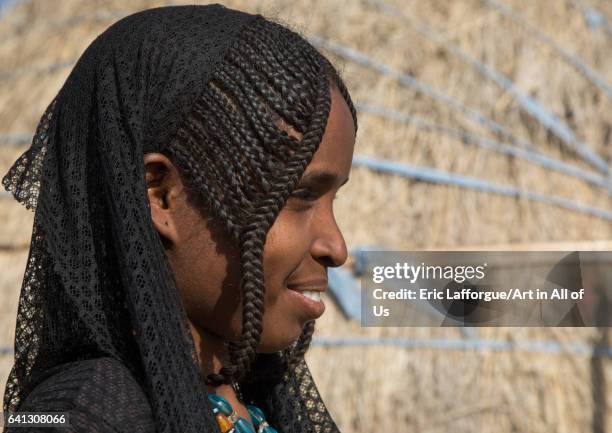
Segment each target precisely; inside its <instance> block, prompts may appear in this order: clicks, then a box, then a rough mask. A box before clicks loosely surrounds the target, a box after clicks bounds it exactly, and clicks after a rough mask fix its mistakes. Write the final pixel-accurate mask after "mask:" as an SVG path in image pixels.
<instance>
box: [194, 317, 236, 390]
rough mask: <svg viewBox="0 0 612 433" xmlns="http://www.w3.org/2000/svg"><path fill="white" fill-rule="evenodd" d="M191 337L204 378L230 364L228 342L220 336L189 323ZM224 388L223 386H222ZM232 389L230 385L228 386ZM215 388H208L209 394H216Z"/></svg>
mask: <svg viewBox="0 0 612 433" xmlns="http://www.w3.org/2000/svg"><path fill="white" fill-rule="evenodd" d="M189 327H190V328H191V335H192V337H193V342H194V345H195V349H196V355H197V356H198V362H199V364H200V370H201V371H202V374H203V375H204V376H206V375H208V374H210V373H218V372H219V370H221V367H222V366H223V364H225V363H227V362H228V359H229V354H228V352H227V345H226V342H225V341H224V340H223V339H221V338H219V337H218V336H216V335H214V334H211V333H210V332H207V331H205V330H203V329H202V328H200V327H198V326H196V325H194V324H193V323H192V322H191V321H190V322H189ZM221 386H223V385H221ZM226 386H229V387H230V388H231V386H230V385H226ZM215 390H216V388H215V387H210V386H209V387H208V392H214V391H215Z"/></svg>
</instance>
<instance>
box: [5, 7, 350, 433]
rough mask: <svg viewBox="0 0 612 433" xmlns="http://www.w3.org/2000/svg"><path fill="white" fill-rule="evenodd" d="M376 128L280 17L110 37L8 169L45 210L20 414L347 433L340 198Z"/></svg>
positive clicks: (23, 313)
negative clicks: (322, 381) (329, 309)
mask: <svg viewBox="0 0 612 433" xmlns="http://www.w3.org/2000/svg"><path fill="white" fill-rule="evenodd" d="M356 131H357V119H356V115H355V109H354V107H353V104H352V102H351V99H350V96H349V94H348V92H347V90H346V88H345V86H344V84H343V82H342V80H341V79H340V77H339V75H338V73H337V71H336V70H335V69H334V67H333V66H332V65H331V64H330V62H329V61H328V60H327V59H326V58H325V57H324V56H323V55H321V54H320V53H318V52H317V51H316V50H315V49H314V48H313V47H312V46H311V45H310V44H309V43H308V42H306V41H305V40H304V39H303V38H302V37H301V36H299V35H298V34H296V33H294V32H293V31H291V30H289V29H287V28H285V27H283V26H281V25H279V24H276V23H274V22H271V21H268V20H266V19H265V18H264V17H262V16H261V15H251V14H247V13H244V12H240V11H235V10H231V9H228V8H225V7H223V6H221V5H217V4H215V5H207V6H175V7H164V8H156V9H150V10H146V11H142V12H139V13H136V14H134V15H131V16H129V17H126V18H124V19H122V20H120V21H119V22H117V23H115V24H114V25H112V26H111V27H109V29H107V30H106V31H105V32H104V33H103V34H101V35H100V36H99V37H98V38H97V39H96V40H95V41H94V42H93V43H92V44H91V45H90V46H89V47H88V48H87V50H86V51H85V53H84V54H83V56H82V57H81V58H80V59H79V61H78V62H77V64H76V65H75V67H74V69H73V71H72V72H71V74H70V76H69V77H68V79H67V80H66V83H65V84H64V86H63V87H62V89H61V90H60V92H59V93H58V95H57V96H56V98H55V99H54V100H53V102H51V104H50V105H49V107H48V109H47V111H46V112H45V114H44V115H43V117H42V119H41V122H40V123H39V126H38V128H37V131H36V134H35V136H34V140H33V143H32V146H31V148H30V149H28V150H27V151H26V152H25V153H24V154H23V155H22V156H21V157H20V158H19V159H18V160H17V162H16V163H15V164H14V165H13V167H12V168H11V169H10V171H9V172H8V174H7V175H6V176H5V177H4V179H3V184H4V185H5V187H6V189H7V190H9V191H12V192H13V194H14V195H15V198H16V199H17V200H19V201H20V202H21V203H23V204H24V205H25V206H26V207H28V208H29V209H33V210H35V211H36V213H35V219H34V228H33V233H32V243H31V248H30V256H29V260H28V264H27V268H26V273H25V277H24V281H23V285H22V289H21V296H20V303H19V311H18V315H17V327H16V336H15V365H14V368H13V370H12V371H11V374H10V377H9V380H8V383H7V387H6V391H5V399H4V410H5V411H7V412H10V413H16V412H23V411H56V412H67V413H68V415H69V423H70V426H69V427H62V429H64V430H58V431H79V432H80V431H102V432H106V431H113V432H114V431H130V432H134V431H143V432H144V431H158V432H181V433H183V432H199V433H200V432H217V431H228V430H230V429H232V428H233V429H234V430H230V431H235V432H237V433H238V432H247V431H256V430H257V431H259V432H269V433H273V432H274V431H278V432H315V431H316V432H333V431H338V429H337V427H336V425H335V424H334V422H333V420H332V418H331V417H330V415H329V413H328V411H327V409H326V408H325V405H324V403H323V402H322V401H321V398H320V396H319V394H318V391H317V388H316V386H315V384H314V382H313V380H312V377H311V375H310V372H309V370H308V366H307V365H306V363H305V361H304V353H305V351H306V350H307V348H308V345H309V343H310V339H311V336H312V333H313V330H314V320H315V319H316V318H317V317H319V316H320V315H321V314H322V313H323V310H324V305H323V303H322V302H321V301H320V293H319V292H321V291H323V290H325V288H326V284H327V283H326V270H327V268H328V267H329V266H340V265H341V264H342V263H343V262H344V261H345V260H346V255H347V253H346V245H345V243H344V240H343V238H342V235H341V233H340V231H339V229H338V227H337V225H336V222H335V220H334V216H333V211H332V200H333V198H334V196H335V194H336V192H337V191H338V189H339V188H340V186H341V185H342V184H344V183H345V182H346V181H347V180H348V174H349V170H350V166H351V159H352V154H353V148H354V143H355V134H356ZM207 394H208V397H207ZM264 418H265V419H264ZM32 428H33V427H32ZM58 429H59V427H58ZM9 430H10V429H9ZM18 431H24V430H23V429H20V430H18ZM31 431H34V430H31ZM44 431H49V429H45V430H44Z"/></svg>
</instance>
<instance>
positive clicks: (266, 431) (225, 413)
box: [208, 383, 278, 433]
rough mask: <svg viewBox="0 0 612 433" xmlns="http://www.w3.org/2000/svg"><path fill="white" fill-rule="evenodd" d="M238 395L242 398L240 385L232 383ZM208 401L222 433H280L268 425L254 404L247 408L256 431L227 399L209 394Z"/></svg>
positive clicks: (248, 405) (261, 412)
mask: <svg viewBox="0 0 612 433" xmlns="http://www.w3.org/2000/svg"><path fill="white" fill-rule="evenodd" d="M232 386H233V387H234V390H235V391H236V395H237V396H238V397H240V396H241V394H240V389H239V388H238V384H236V383H232ZM208 401H209V402H210V404H211V405H212V407H213V414H214V415H215V419H216V420H217V424H219V428H220V429H221V433H278V431H277V430H276V429H275V428H274V427H272V426H271V425H270V424H268V423H267V421H266V417H265V416H264V413H263V411H262V410H261V409H260V408H258V407H257V406H254V405H252V404H247V405H246V408H247V410H248V411H249V415H250V416H251V419H252V420H253V425H255V428H256V429H257V430H255V429H254V428H253V426H252V425H251V423H250V422H248V421H247V420H246V419H244V418H243V417H241V416H238V414H237V413H236V411H235V410H234V408H232V405H231V404H230V403H229V401H227V400H226V399H225V398H223V397H221V396H220V395H217V394H208Z"/></svg>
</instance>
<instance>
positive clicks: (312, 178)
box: [300, 170, 349, 186]
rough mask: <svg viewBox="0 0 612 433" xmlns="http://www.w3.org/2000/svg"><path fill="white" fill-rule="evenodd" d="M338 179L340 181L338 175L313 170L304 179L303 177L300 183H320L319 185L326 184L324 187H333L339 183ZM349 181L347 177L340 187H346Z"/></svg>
mask: <svg viewBox="0 0 612 433" xmlns="http://www.w3.org/2000/svg"><path fill="white" fill-rule="evenodd" d="M338 179H339V176H337V175H336V174H334V173H332V172H329V171H323V170H313V171H311V172H309V173H306V174H305V175H304V177H302V180H301V181H300V183H304V182H309V183H310V182H312V183H319V184H324V185H333V184H335V183H337V181H338ZM348 181H349V178H348V177H347V178H346V179H344V180H343V181H342V183H341V184H340V186H342V185H344V184H345V183H347V182H348Z"/></svg>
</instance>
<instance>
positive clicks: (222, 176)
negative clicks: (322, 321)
mask: <svg viewBox="0 0 612 433" xmlns="http://www.w3.org/2000/svg"><path fill="white" fill-rule="evenodd" d="M239 39H240V40H239V41H237V42H238V43H236V44H234V45H232V47H230V48H229V49H228V51H227V52H226V54H225V56H224V58H223V60H222V61H221V62H220V63H219V64H218V65H217V66H216V68H215V71H214V72H213V74H212V77H211V79H210V80H209V82H208V83H207V86H206V87H205V89H204V91H203V93H202V94H201V95H200V97H199V98H198V100H197V101H196V103H195V105H194V107H193V109H192V111H191V114H190V115H189V116H188V118H187V119H186V121H185V124H184V125H182V126H181V128H179V131H178V133H177V135H176V138H175V140H173V141H172V143H171V144H170V145H169V146H168V148H167V149H165V150H164V153H166V154H167V155H168V156H169V157H170V158H171V159H172V161H173V162H174V163H175V164H176V165H177V167H178V168H179V171H180V172H181V175H182V177H183V179H184V182H185V184H186V186H187V188H188V189H190V190H191V191H193V192H194V193H195V194H196V195H197V196H198V197H199V198H201V199H202V203H203V206H204V207H205V208H206V209H205V210H206V211H207V212H210V213H211V214H212V216H213V218H215V219H217V220H218V221H220V222H222V223H223V224H224V225H225V228H226V230H227V232H228V233H229V234H230V235H231V237H232V239H233V240H234V242H235V243H236V245H237V246H238V247H239V248H240V270H241V278H240V287H241V290H242V307H243V308H242V333H241V337H240V339H239V341H237V342H232V343H229V345H228V350H229V362H228V363H227V364H226V365H224V366H223V367H222V368H221V370H220V371H219V372H218V373H212V374H209V375H207V376H206V378H205V381H206V383H207V384H208V385H210V386H218V385H220V384H223V383H226V384H229V383H231V382H232V381H239V380H241V379H243V378H245V376H246V375H247V373H248V372H249V371H250V368H251V364H252V362H253V360H254V359H255V356H256V354H257V352H256V349H257V346H258V345H259V341H260V339H261V333H262V319H263V315H264V294H265V287H264V274H263V251H264V244H265V242H266V235H267V233H268V231H269V229H270V227H271V225H272V224H273V222H274V220H275V218H276V217H277V216H278V214H279V212H280V210H281V209H282V207H283V206H284V204H285V202H286V200H287V198H288V197H289V195H290V194H291V193H292V191H293V189H294V188H295V186H296V184H297V183H298V182H299V180H300V178H301V177H302V175H303V173H304V171H305V169H306V166H307V165H308V164H309V163H310V161H311V160H312V157H313V155H314V153H315V152H316V150H317V148H318V146H319V143H320V142H321V139H322V137H323V134H324V132H325V127H326V125H327V120H328V117H329V113H330V110H331V87H332V86H336V87H337V88H338V90H339V91H340V93H341V94H342V96H343V97H344V99H345V101H346V103H347V105H348V106H349V109H350V111H351V114H352V116H353V121H354V124H355V130H356V129H357V116H356V111H355V108H354V106H353V103H352V101H351V98H350V96H349V93H348V91H347V89H346V86H345V85H344V83H343V81H342V79H341V77H340V76H339V74H338V72H337V71H336V69H335V68H334V66H333V65H332V64H331V63H330V62H329V60H327V58H325V56H323V55H322V54H321V53H319V52H318V51H317V50H316V49H315V48H314V47H313V46H312V45H310V44H309V43H308V42H307V41H306V40H305V39H304V38H303V37H302V36H300V35H299V34H297V33H295V32H294V31H292V30H290V29H288V28H286V27H284V26H282V25H280V24H277V23H275V22H273V21H269V20H267V19H265V18H264V17H262V16H258V17H257V19H255V20H254V22H252V23H251V24H250V25H249V26H248V27H246V28H245V29H243V30H242V32H241V34H240V38H239ZM281 125H285V126H288V127H290V128H293V130H295V131H297V132H299V133H300V134H301V137H300V138H296V137H295V136H293V135H290V134H289V133H288V131H287V129H288V128H285V127H281ZM313 333H314V321H312V322H308V323H307V324H306V326H305V327H304V329H303V331H302V333H301V335H300V337H299V338H298V340H297V341H296V343H295V344H294V345H293V347H292V348H289V349H285V350H283V351H282V360H283V362H284V364H285V365H286V366H287V367H291V366H294V365H296V364H297V363H298V362H299V360H300V359H301V358H303V356H304V354H305V352H306V351H307V349H308V347H309V345H310V341H311V338H312V335H313Z"/></svg>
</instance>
